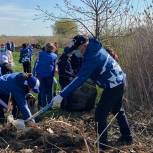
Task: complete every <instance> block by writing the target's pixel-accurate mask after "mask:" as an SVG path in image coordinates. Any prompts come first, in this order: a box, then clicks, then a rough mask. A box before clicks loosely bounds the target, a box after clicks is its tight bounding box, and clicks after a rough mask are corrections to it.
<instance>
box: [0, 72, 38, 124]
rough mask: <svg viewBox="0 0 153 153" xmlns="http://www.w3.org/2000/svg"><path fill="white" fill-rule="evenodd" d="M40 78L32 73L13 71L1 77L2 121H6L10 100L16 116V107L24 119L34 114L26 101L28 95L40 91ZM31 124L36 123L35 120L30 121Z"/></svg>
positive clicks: (0, 118)
mask: <svg viewBox="0 0 153 153" xmlns="http://www.w3.org/2000/svg"><path fill="white" fill-rule="evenodd" d="M39 84H40V83H39V80H38V79H37V78H35V77H34V76H32V74H31V73H27V74H25V73H19V72H16V73H12V74H6V75H3V76H1V77H0V123H4V121H5V114H4V109H9V108H8V106H9V103H10V101H11V102H12V104H13V111H12V115H13V116H14V118H16V110H15V108H16V107H17V109H18V110H19V111H20V112H21V115H22V119H23V120H26V119H28V118H29V117H31V116H32V114H31V112H30V109H29V107H28V104H27V101H26V95H27V94H28V93H29V92H31V91H33V92H35V93H38V92H39ZM28 124H29V125H30V126H33V125H35V121H34V120H31V121H29V122H28Z"/></svg>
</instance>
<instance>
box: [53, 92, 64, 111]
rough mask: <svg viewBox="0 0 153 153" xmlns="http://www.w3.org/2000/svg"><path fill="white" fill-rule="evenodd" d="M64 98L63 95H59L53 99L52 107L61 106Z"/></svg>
mask: <svg viewBox="0 0 153 153" xmlns="http://www.w3.org/2000/svg"><path fill="white" fill-rule="evenodd" d="M62 100H63V97H62V96H61V95H57V96H55V97H54V98H53V99H52V102H53V106H52V108H59V107H60V106H61V102H62Z"/></svg>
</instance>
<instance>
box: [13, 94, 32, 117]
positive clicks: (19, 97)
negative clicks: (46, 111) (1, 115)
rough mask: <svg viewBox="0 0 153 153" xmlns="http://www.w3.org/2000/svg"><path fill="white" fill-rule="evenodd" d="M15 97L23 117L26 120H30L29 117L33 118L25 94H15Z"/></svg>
mask: <svg viewBox="0 0 153 153" xmlns="http://www.w3.org/2000/svg"><path fill="white" fill-rule="evenodd" d="M13 97H14V99H15V101H16V105H17V107H18V108H19V110H20V112H21V114H22V117H23V119H24V120H26V119H28V118H29V117H31V116H32V115H31V112H30V109H29V107H28V104H27V101H26V100H25V96H24V95H23V94H19V93H17V92H16V93H13Z"/></svg>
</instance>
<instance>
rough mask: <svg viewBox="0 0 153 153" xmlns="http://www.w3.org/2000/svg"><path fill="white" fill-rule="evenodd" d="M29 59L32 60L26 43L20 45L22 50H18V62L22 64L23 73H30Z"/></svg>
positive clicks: (30, 51)
mask: <svg viewBox="0 0 153 153" xmlns="http://www.w3.org/2000/svg"><path fill="white" fill-rule="evenodd" d="M31 59H32V50H31V48H29V47H28V45H27V44H26V43H24V44H22V48H21V49H20V59H19V62H20V63H22V64H23V71H24V72H25V73H31Z"/></svg>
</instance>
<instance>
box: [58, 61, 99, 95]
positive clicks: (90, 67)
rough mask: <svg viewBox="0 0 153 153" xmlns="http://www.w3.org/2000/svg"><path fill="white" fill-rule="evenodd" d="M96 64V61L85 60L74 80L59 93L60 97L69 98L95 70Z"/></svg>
mask: <svg viewBox="0 0 153 153" xmlns="http://www.w3.org/2000/svg"><path fill="white" fill-rule="evenodd" d="M97 65H98V63H97V62H96V60H90V59H88V60H86V61H85V62H84V63H83V64H82V67H81V69H80V71H79V73H78V74H77V76H76V77H75V79H74V80H73V81H72V82H71V83H70V84H69V85H67V86H66V87H65V88H64V89H63V90H62V91H61V93H60V95H61V96H62V97H67V96H69V95H70V94H71V93H72V92H74V91H75V90H76V89H77V88H78V87H80V86H81V85H82V84H83V83H84V82H85V81H86V80H87V79H88V78H89V77H90V76H91V74H92V73H93V72H94V70H95V69H96V67H97Z"/></svg>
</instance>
